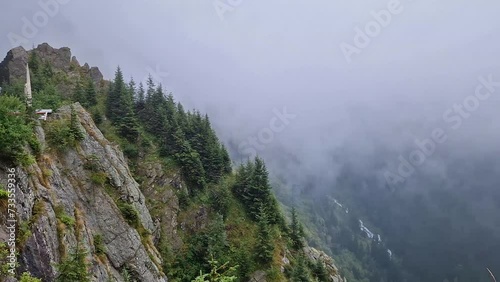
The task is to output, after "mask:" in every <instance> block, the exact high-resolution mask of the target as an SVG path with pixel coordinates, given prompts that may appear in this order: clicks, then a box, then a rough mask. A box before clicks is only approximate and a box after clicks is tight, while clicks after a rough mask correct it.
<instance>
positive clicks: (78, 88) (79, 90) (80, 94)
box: [73, 79, 87, 107]
mask: <svg viewBox="0 0 500 282" xmlns="http://www.w3.org/2000/svg"><path fill="white" fill-rule="evenodd" d="M73 101H75V102H78V103H80V104H81V105H82V106H84V107H86V105H87V99H86V97H85V91H84V89H83V86H82V82H81V81H80V79H78V80H77V81H76V85H75V89H74V90H73Z"/></svg>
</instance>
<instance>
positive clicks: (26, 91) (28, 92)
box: [24, 63, 33, 108]
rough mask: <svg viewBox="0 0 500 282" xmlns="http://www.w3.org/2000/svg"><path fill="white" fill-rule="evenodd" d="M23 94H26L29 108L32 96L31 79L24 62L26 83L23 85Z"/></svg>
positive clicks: (28, 69)
mask: <svg viewBox="0 0 500 282" xmlns="http://www.w3.org/2000/svg"><path fill="white" fill-rule="evenodd" d="M24 95H25V96H26V105H27V106H28V108H31V105H32V103H31V102H32V100H33V97H32V95H31V79H30V68H29V66H28V64H27V63H26V84H25V85H24Z"/></svg>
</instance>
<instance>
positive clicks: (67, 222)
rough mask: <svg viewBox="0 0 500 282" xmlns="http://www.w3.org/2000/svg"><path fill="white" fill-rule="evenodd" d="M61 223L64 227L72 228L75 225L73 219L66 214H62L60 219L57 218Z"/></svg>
mask: <svg viewBox="0 0 500 282" xmlns="http://www.w3.org/2000/svg"><path fill="white" fill-rule="evenodd" d="M59 219H60V220H61V221H62V223H64V225H66V226H74V225H75V218H73V217H71V216H69V215H67V214H63V215H62V216H61V218H59Z"/></svg>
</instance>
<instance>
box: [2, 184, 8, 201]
mask: <svg viewBox="0 0 500 282" xmlns="http://www.w3.org/2000/svg"><path fill="white" fill-rule="evenodd" d="M8 198H9V192H8V191H6V190H5V188H4V187H3V186H1V185H0V199H8Z"/></svg>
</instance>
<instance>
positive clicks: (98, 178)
mask: <svg viewBox="0 0 500 282" xmlns="http://www.w3.org/2000/svg"><path fill="white" fill-rule="evenodd" d="M90 180H91V181H92V183H94V184H97V185H104V183H106V181H107V180H108V174H107V173H105V172H92V174H91V175H90Z"/></svg>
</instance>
